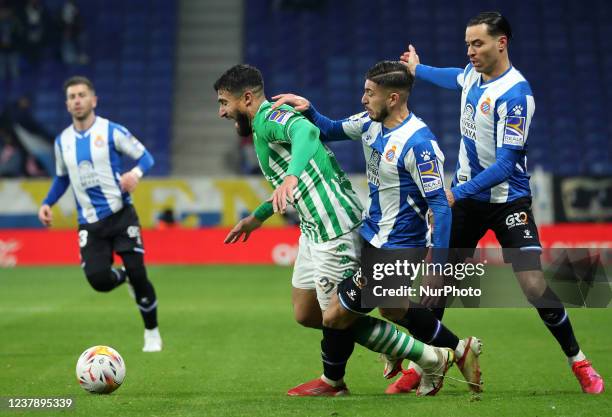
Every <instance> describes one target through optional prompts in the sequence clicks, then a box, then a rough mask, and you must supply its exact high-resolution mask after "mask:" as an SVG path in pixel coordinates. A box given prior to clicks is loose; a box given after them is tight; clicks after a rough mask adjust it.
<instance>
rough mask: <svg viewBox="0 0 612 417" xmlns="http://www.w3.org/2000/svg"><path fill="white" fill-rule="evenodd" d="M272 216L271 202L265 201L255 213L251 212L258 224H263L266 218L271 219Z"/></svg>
mask: <svg viewBox="0 0 612 417" xmlns="http://www.w3.org/2000/svg"><path fill="white" fill-rule="evenodd" d="M273 214H274V208H272V202H271V201H265V202H263V203H261V204H260V205H259V206H257V208H256V209H255V211H253V216H254V217H255V218H256V219H257V220H259V221H260V222H262V223H263V222H265V221H266V220H268V218H270V217H272V215H273Z"/></svg>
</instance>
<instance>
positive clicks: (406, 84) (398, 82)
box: [366, 61, 414, 94]
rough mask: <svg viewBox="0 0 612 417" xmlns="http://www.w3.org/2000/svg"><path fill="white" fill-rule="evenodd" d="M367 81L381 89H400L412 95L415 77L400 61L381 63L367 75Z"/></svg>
mask: <svg viewBox="0 0 612 417" xmlns="http://www.w3.org/2000/svg"><path fill="white" fill-rule="evenodd" d="M366 79H367V80H370V81H372V82H374V83H376V84H378V85H380V86H381V87H387V88H391V89H398V90H402V91H404V92H406V93H407V94H410V90H412V85H413V84H414V76H413V75H412V74H411V73H410V71H408V68H406V66H405V65H404V64H402V63H401V62H400V61H381V62H379V63H377V64H376V65H374V66H373V67H372V68H370V69H369V70H368V72H367V73H366Z"/></svg>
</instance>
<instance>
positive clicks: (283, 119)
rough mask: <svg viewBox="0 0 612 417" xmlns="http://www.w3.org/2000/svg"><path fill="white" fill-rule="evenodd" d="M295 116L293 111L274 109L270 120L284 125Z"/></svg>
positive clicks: (269, 117)
mask: <svg viewBox="0 0 612 417" xmlns="http://www.w3.org/2000/svg"><path fill="white" fill-rule="evenodd" d="M291 116H293V113H292V112H290V111H287V110H274V111H273V112H272V113H270V115H269V116H268V120H270V121H272V122H276V123H279V124H281V125H284V124H285V123H287V121H288V120H289V119H290V118H291Z"/></svg>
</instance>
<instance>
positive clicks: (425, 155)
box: [421, 151, 431, 161]
mask: <svg viewBox="0 0 612 417" xmlns="http://www.w3.org/2000/svg"><path fill="white" fill-rule="evenodd" d="M421 158H423V161H429V160H430V159H431V154H430V153H429V151H423V152H421Z"/></svg>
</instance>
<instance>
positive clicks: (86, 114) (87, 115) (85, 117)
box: [73, 109, 93, 122]
mask: <svg viewBox="0 0 612 417" xmlns="http://www.w3.org/2000/svg"><path fill="white" fill-rule="evenodd" d="M92 111H93V110H92V109H90V110H89V111H86V112H84V113H83V114H82V115H80V116H73V117H74V118H75V119H76V120H78V121H79V122H82V121H83V120H87V118H88V117H89V115H90V114H91V112H92Z"/></svg>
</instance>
